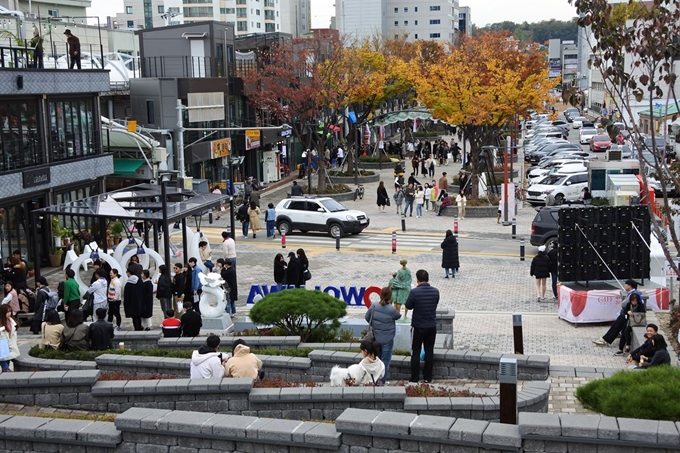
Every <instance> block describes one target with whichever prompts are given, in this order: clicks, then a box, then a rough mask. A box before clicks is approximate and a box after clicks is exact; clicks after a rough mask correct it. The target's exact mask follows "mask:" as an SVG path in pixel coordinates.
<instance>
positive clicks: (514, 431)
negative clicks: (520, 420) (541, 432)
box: [482, 423, 522, 448]
mask: <svg viewBox="0 0 680 453" xmlns="http://www.w3.org/2000/svg"><path fill="white" fill-rule="evenodd" d="M482 442H483V443H485V444H489V445H499V446H504V447H517V448H520V447H521V446H522V436H520V434H519V428H518V427H517V426H516V425H505V424H501V423H489V426H487V427H486V429H485V430H484V434H482Z"/></svg>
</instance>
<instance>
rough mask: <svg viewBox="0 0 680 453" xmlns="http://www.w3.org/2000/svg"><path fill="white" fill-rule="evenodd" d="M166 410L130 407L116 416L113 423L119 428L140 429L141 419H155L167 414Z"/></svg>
mask: <svg viewBox="0 0 680 453" xmlns="http://www.w3.org/2000/svg"><path fill="white" fill-rule="evenodd" d="M168 412H170V411H168V410H164V409H146V408H142V407H133V408H131V409H128V410H126V411H125V412H123V413H122V414H120V415H118V416H116V419H115V420H114V423H115V425H116V428H118V429H120V430H126V429H140V428H141V424H142V420H143V419H148V421H152V420H156V421H157V420H160V419H161V418H163V417H165V415H167V414H168Z"/></svg>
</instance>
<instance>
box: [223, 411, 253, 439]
mask: <svg viewBox="0 0 680 453" xmlns="http://www.w3.org/2000/svg"><path fill="white" fill-rule="evenodd" d="M257 420H258V418H257V417H249V416H245V415H231V416H229V417H228V418H224V419H220V420H216V421H215V422H214V423H213V427H212V433H213V435H215V436H223V437H227V438H232V439H236V438H238V439H245V438H246V429H247V428H248V427H249V426H250V425H252V424H253V423H255V421H257Z"/></svg>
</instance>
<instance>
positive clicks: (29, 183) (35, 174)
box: [21, 167, 51, 189]
mask: <svg viewBox="0 0 680 453" xmlns="http://www.w3.org/2000/svg"><path fill="white" fill-rule="evenodd" d="M21 177H22V179H23V187H24V189H29V188H31V187H38V186H43V185H45V184H49V183H50V181H51V179H50V167H43V168H36V169H33V170H25V171H23V172H21Z"/></svg>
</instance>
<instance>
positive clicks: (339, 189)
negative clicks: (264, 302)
mask: <svg viewBox="0 0 680 453" xmlns="http://www.w3.org/2000/svg"><path fill="white" fill-rule="evenodd" d="M302 191H303V192H304V193H307V186H306V185H304V186H302ZM347 192H352V189H350V188H349V186H348V185H347V184H333V185H332V186H331V185H330V184H326V188H325V189H324V190H319V189H318V188H316V187H313V188H312V193H313V194H314V195H334V194H336V193H347ZM258 303H259V302H258Z"/></svg>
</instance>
